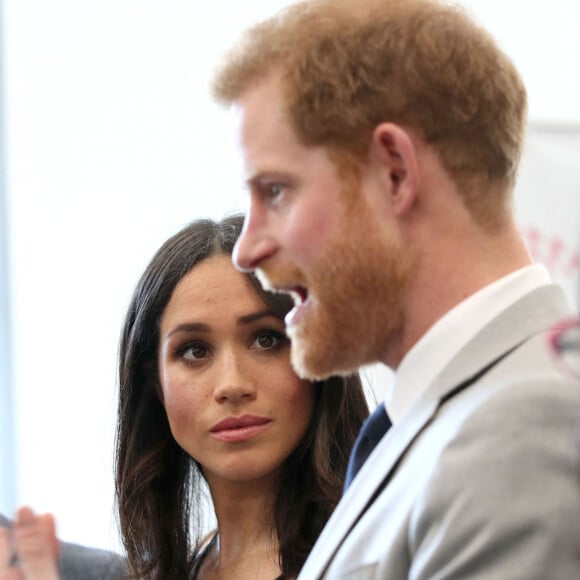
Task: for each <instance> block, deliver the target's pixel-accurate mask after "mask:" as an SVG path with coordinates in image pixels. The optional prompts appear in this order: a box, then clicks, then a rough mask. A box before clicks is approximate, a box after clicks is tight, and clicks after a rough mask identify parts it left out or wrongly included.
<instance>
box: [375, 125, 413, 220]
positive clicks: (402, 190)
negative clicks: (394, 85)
mask: <svg viewBox="0 0 580 580" xmlns="http://www.w3.org/2000/svg"><path fill="white" fill-rule="evenodd" d="M370 157H371V159H372V161H373V162H375V163H378V167H379V171H381V173H382V179H383V180H384V182H385V185H386V188H385V189H386V190H387V193H388V195H389V203H390V204H391V207H392V209H393V213H395V215H399V216H400V215H403V214H405V213H406V212H407V211H409V210H410V208H411V207H412V206H413V204H414V202H415V199H416V195H417V188H418V186H419V166H418V162H417V150H416V147H415V144H414V142H413V139H412V137H411V135H410V133H409V132H408V131H406V130H405V129H403V128H402V127H401V126H400V125H395V124H394V123H381V124H380V125H377V127H375V130H374V131H373V137H372V143H371V150H370Z"/></svg>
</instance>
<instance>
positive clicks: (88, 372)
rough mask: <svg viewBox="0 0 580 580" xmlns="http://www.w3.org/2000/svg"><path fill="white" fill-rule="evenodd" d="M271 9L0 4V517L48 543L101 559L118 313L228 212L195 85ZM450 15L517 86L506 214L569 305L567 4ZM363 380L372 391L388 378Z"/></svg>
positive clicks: (185, 0) (229, 196)
mask: <svg viewBox="0 0 580 580" xmlns="http://www.w3.org/2000/svg"><path fill="white" fill-rule="evenodd" d="M288 3H289V2H288V1H282V0H245V1H244V2H238V1H234V0H213V1H212V2H201V1H199V0H163V1H161V0H83V1H82V2H79V1H78V0H0V9H1V44H0V67H1V69H0V100H1V103H2V107H1V109H0V512H3V513H5V514H7V515H11V514H12V513H13V511H14V509H15V508H16V506H18V505H20V504H22V503H29V504H31V505H32V506H34V507H35V508H37V509H38V510H40V511H52V512H54V513H55V514H56V515H57V517H58V527H59V534H60V536H61V537H62V538H64V539H67V540H71V541H75V542H79V543H85V544H90V545H94V546H99V547H104V548H113V549H117V548H118V546H119V540H118V534H117V528H116V521H115V517H114V504H113V477H112V453H113V437H114V423H115V407H116V396H117V384H116V376H115V368H116V356H117V343H118V337H119V332H120V328H121V324H122V320H123V315H124V312H125V309H126V307H127V304H128V301H129V297H130V295H131V292H132V290H133V287H134V284H135V283H136V281H137V278H138V277H139V275H140V274H141V272H142V270H143V269H144V267H145V265H146V264H147V262H148V261H149V259H150V258H151V256H152V254H153V253H154V251H155V250H156V249H157V248H158V246H159V245H160V244H161V243H162V242H163V241H164V240H165V239H166V238H167V237H168V236H169V235H171V234H172V233H174V232H175V231H176V230H177V229H179V228H180V227H181V226H182V225H184V224H185V223H187V222H188V221H190V220H192V219H194V218H198V217H214V218H220V217H222V216H223V215H224V214H226V213H229V212H231V211H234V210H243V209H244V207H245V203H246V198H245V193H244V190H243V187H242V184H241V177H240V166H239V159H238V155H237V151H236V143H235V140H234V133H233V130H232V119H231V116H230V114H229V113H228V112H227V111H225V110H223V109H221V108H219V107H218V106H217V105H215V104H214V103H213V102H212V100H211V98H210V95H209V91H208V84H209V79H210V78H211V74H212V71H213V70H214V68H215V65H216V63H217V62H218V60H219V58H220V57H221V55H222V54H223V52H224V50H225V49H226V48H227V47H228V46H230V44H231V43H232V41H233V40H234V39H235V38H236V37H237V36H238V34H239V32H240V31H241V30H242V29H243V28H245V27H246V26H247V25H249V24H250V23H252V22H254V21H256V20H258V19H261V18H263V17H265V16H268V15H270V14H272V13H273V12H275V11H276V10H278V9H279V8H280V7H282V6H283V5H285V4H288ZM461 4H463V5H465V6H466V7H468V8H469V10H470V11H471V12H472V13H473V14H474V16H475V17H476V18H477V19H478V20H479V21H480V22H481V23H482V24H483V25H484V26H486V27H487V28H488V29H489V30H490V31H491V32H492V34H493V35H494V36H495V37H496V39H497V40H498V42H499V43H500V45H501V46H502V47H503V48H504V50H505V51H506V52H507V53H508V54H509V55H510V56H511V57H512V59H513V60H514V61H515V63H516V65H517V67H518V68H519V70H520V71H521V73H522V75H523V77H524V80H525V82H526V85H527V87H528V91H529V103H530V133H529V139H528V145H527V148H526V152H525V157H524V162H523V166H522V169H521V177H520V181H519V185H518V188H517V192H516V193H517V194H516V202H517V212H518V217H519V220H520V223H521V227H522V229H523V231H524V233H525V235H526V239H527V240H528V242H529V245H530V249H531V250H532V252H533V254H534V256H535V257H536V258H537V259H538V260H540V261H542V262H544V263H545V264H546V265H547V266H548V268H549V269H550V271H551V272H552V274H553V276H554V278H556V279H557V280H558V281H559V282H561V283H562V284H564V286H565V287H566V288H567V290H568V291H569V292H570V296H571V298H572V300H575V301H577V300H578V296H577V294H576V292H575V288H577V284H576V281H577V275H578V247H579V245H580V244H579V242H580V236H579V234H578V232H580V78H579V75H578V70H579V63H578V59H579V55H580V35H579V34H578V22H579V21H580V4H579V3H578V2H577V0H552V1H551V2H550V4H549V7H547V6H546V4H545V3H543V2H530V1H529V0H469V1H468V0H464V1H463V2H461ZM574 71H576V72H574ZM576 303H577V302H576ZM367 376H368V381H369V385H370V387H371V388H372V389H373V390H374V391H375V392H376V393H378V394H379V395H380V393H381V391H382V389H383V388H384V385H385V384H386V382H388V380H389V378H390V377H389V375H388V373H387V372H386V371H385V370H381V369H378V368H377V367H371V368H369V369H367Z"/></svg>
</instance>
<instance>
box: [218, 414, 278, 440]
mask: <svg viewBox="0 0 580 580" xmlns="http://www.w3.org/2000/svg"><path fill="white" fill-rule="evenodd" d="M270 423H271V419H268V418H267V417H257V416H255V415H242V416H241V417H228V418H227V419H224V420H223V421H220V422H219V423H216V424H215V425H214V426H213V427H212V428H211V431H210V433H211V435H212V436H213V437H215V438H216V439H218V440H220V441H225V442H228V443H235V442H238V441H247V440H248V439H251V438H252V437H255V436H256V435H259V434H260V433H262V432H263V431H265V430H266V429H267V428H268V425H269V424H270Z"/></svg>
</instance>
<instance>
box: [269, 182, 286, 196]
mask: <svg viewBox="0 0 580 580" xmlns="http://www.w3.org/2000/svg"><path fill="white" fill-rule="evenodd" d="M268 193H269V195H270V197H280V196H281V195H282V194H283V193H284V186H283V185H280V184H279V183H274V184H273V185H269V186H268Z"/></svg>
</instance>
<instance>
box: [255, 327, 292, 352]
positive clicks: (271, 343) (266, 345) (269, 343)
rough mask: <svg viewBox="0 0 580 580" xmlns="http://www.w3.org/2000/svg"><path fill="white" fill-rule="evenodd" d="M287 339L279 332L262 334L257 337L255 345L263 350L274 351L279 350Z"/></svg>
mask: <svg viewBox="0 0 580 580" xmlns="http://www.w3.org/2000/svg"><path fill="white" fill-rule="evenodd" d="M285 339H286V337H285V336H284V335H282V334H280V333H279V332H274V331H267V332H261V333H260V334H258V335H257V336H256V339H255V340H254V345H255V346H256V347H258V348H260V349H262V350H273V349H275V348H278V347H279V346H280V345H281V344H282V342H283V341H284V340H285Z"/></svg>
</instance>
